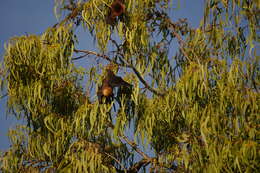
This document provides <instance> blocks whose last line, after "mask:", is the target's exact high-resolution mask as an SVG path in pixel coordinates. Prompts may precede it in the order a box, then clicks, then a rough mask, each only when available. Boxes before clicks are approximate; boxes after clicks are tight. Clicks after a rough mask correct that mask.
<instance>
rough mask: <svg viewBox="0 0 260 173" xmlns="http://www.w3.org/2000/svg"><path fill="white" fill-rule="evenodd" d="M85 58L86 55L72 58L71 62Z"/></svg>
mask: <svg viewBox="0 0 260 173" xmlns="http://www.w3.org/2000/svg"><path fill="white" fill-rule="evenodd" d="M86 56H88V54H87V53H86V54H85V55H82V56H79V57H76V58H72V60H79V59H81V58H85V57H86Z"/></svg>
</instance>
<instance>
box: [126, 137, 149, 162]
mask: <svg viewBox="0 0 260 173" xmlns="http://www.w3.org/2000/svg"><path fill="white" fill-rule="evenodd" d="M121 137H122V138H123V139H124V140H125V141H126V143H128V144H129V145H130V146H131V147H132V148H133V149H134V150H135V151H136V152H137V153H139V154H140V155H141V156H143V158H145V159H146V160H149V161H151V160H152V158H151V157H149V156H148V155H147V154H145V153H144V152H142V151H141V150H140V149H139V148H137V144H136V143H135V142H133V141H130V140H129V139H128V138H127V137H126V136H125V135H122V136H121Z"/></svg>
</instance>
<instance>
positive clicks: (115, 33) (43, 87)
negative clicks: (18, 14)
mask: <svg viewBox="0 0 260 173" xmlns="http://www.w3.org/2000/svg"><path fill="white" fill-rule="evenodd" d="M192 3H193V2H192ZM259 7H260V5H259V2H258V1H256V0H230V1H226V0H207V1H206V2H205V7H204V17H203V19H202V20H201V24H200V26H199V27H198V28H191V27H190V26H189V23H188V21H187V20H186V19H179V20H178V21H173V19H172V18H171V12H172V10H173V8H172V1H169V0H85V1H84V0H79V1H76V0H56V5H55V7H54V8H55V11H56V14H57V16H59V15H60V14H62V12H65V13H66V14H67V15H66V17H64V19H63V20H61V21H60V22H59V23H57V24H56V25H54V26H53V27H50V28H48V29H47V30H46V31H45V32H44V33H43V34H42V35H26V36H21V37H13V38H11V39H10V41H9V42H8V43H7V44H6V48H5V55H4V61H3V63H2V66H1V71H0V72H1V75H0V76H1V82H0V85H1V87H2V88H3V89H2V95H4V93H5V92H6V91H7V93H8V103H7V105H8V110H9V113H10V114H11V115H15V116H16V117H17V118H23V119H25V120H26V122H27V124H26V125H17V128H16V129H10V131H9V138H10V141H11V147H10V148H9V149H8V150H7V151H3V152H2V153H0V154H1V157H0V159H1V160H0V170H1V171H2V172H41V171H46V172H138V171H149V172H174V171H175V172H243V173H244V172H257V170H259V169H260V167H259V165H260V164H259V160H260V158H259V156H260V153H259V151H260V147H259V123H260V119H259V115H260V94H259V91H260V87H259V86H260V65H259V64H260V62H259V55H257V47H258V48H259V21H260V20H259ZM78 27H83V28H84V29H85V30H86V32H89V33H90V34H91V36H92V37H93V40H95V41H96V43H97V44H96V45H97V51H96V52H94V51H90V50H79V49H78V48H77V45H78V41H77V35H76V33H75V29H76V28H78ZM173 46H175V47H177V46H178V50H177V52H173V51H172V49H173ZM258 53H259V52H258ZM78 55H80V57H77V56H78ZM85 57H88V58H86V59H84V58H85ZM93 57H95V58H96V59H97V63H96V64H91V65H88V66H87V67H84V68H82V67H78V66H76V65H75V62H76V61H78V60H82V59H84V60H85V61H86V62H87V61H89V59H90V58H93ZM108 68H109V69H112V70H113V71H114V72H115V73H117V72H118V71H120V73H118V74H117V75H118V76H122V78H123V79H124V80H125V81H127V82H128V83H130V84H132V85H133V87H132V88H131V91H128V92H127V93H125V94H122V92H121V91H122V88H121V87H116V88H114V99H113V101H112V102H111V103H106V104H105V103H99V101H98V99H97V94H96V92H97V90H98V87H99V86H100V85H101V83H102V80H103V79H104V77H105V75H106V71H105V69H108ZM123 72H124V73H126V75H123V74H124V73H123ZM84 80H87V82H84Z"/></svg>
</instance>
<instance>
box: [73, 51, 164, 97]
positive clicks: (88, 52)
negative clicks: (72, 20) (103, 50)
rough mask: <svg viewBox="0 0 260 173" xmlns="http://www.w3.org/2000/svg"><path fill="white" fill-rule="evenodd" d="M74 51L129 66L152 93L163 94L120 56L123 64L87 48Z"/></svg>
mask: <svg viewBox="0 0 260 173" xmlns="http://www.w3.org/2000/svg"><path fill="white" fill-rule="evenodd" d="M74 51H75V52H76V53H80V52H81V53H86V54H87V55H89V54H91V55H95V56H98V57H101V58H103V59H105V60H107V61H109V62H112V63H114V64H116V65H118V66H124V67H127V68H131V69H132V70H133V71H134V73H135V74H136V76H137V77H138V79H139V80H140V81H141V82H142V83H143V84H144V86H145V87H146V88H147V89H148V90H150V91H151V92H152V93H154V94H156V95H159V96H164V95H165V93H160V92H158V91H156V90H155V89H154V88H152V87H151V86H150V85H149V84H148V83H147V82H146V81H145V80H144V78H143V77H142V76H141V74H140V73H139V72H138V70H137V69H136V68H135V67H134V66H133V65H129V64H128V63H126V62H125V61H124V60H123V59H122V58H120V60H121V61H122V62H123V63H124V64H119V63H118V62H116V61H114V60H112V59H110V58H109V56H107V55H105V54H99V53H97V52H94V51H89V50H78V49H75V50H74Z"/></svg>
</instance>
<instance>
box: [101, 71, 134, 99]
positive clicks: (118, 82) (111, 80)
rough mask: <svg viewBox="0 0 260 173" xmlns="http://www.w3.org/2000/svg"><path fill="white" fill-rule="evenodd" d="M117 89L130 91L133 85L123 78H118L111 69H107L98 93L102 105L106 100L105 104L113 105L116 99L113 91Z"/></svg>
mask: <svg viewBox="0 0 260 173" xmlns="http://www.w3.org/2000/svg"><path fill="white" fill-rule="evenodd" d="M115 87H127V88H129V89H130V88H132V85H131V84H129V83H128V82H126V81H124V80H123V79H122V78H121V77H119V76H116V75H115V74H114V72H113V71H112V70H111V69H107V70H106V76H105V78H104V79H103V81H102V84H101V86H100V87H99V88H98V92H97V96H98V101H99V103H102V101H103V100H104V99H105V103H111V102H112V100H113V98H114V94H113V89H114V88H115ZM125 94H129V93H125Z"/></svg>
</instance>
